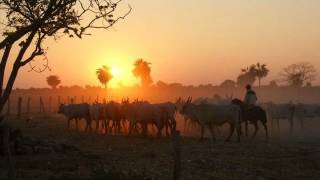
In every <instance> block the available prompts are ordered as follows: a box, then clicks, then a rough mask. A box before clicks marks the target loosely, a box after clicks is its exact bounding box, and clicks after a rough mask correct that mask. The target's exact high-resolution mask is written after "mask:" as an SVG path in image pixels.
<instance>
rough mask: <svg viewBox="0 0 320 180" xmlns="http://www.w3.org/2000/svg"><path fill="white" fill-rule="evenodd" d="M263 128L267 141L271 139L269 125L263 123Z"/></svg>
mask: <svg viewBox="0 0 320 180" xmlns="http://www.w3.org/2000/svg"><path fill="white" fill-rule="evenodd" d="M262 125H263V127H264V130H265V131H266V139H268V138H269V133H268V126H267V123H262Z"/></svg>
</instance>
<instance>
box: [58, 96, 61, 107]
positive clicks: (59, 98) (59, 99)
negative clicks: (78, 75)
mask: <svg viewBox="0 0 320 180" xmlns="http://www.w3.org/2000/svg"><path fill="white" fill-rule="evenodd" d="M60 104H61V97H60V96H58V106H60Z"/></svg>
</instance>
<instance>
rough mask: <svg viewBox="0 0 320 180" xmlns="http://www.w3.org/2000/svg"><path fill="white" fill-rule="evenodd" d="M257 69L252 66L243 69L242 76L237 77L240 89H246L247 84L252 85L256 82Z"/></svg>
mask: <svg viewBox="0 0 320 180" xmlns="http://www.w3.org/2000/svg"><path fill="white" fill-rule="evenodd" d="M256 76H257V74H256V67H255V65H251V66H250V67H246V68H243V69H241V74H240V75H239V76H238V77H237V84H238V86H240V87H244V86H245V85H247V84H250V85H252V84H253V83H254V82H255V81H256Z"/></svg>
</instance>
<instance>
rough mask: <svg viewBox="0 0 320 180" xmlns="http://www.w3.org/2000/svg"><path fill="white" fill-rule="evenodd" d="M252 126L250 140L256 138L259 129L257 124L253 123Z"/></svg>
mask: <svg viewBox="0 0 320 180" xmlns="http://www.w3.org/2000/svg"><path fill="white" fill-rule="evenodd" d="M253 125H254V133H253V135H252V139H253V138H255V137H256V135H257V132H258V129H259V127H258V123H257V122H255V123H253Z"/></svg>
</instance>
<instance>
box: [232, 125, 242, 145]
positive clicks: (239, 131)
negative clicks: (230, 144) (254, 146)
mask: <svg viewBox="0 0 320 180" xmlns="http://www.w3.org/2000/svg"><path fill="white" fill-rule="evenodd" d="M240 128H241V126H240V125H237V126H236V131H237V142H240V136H241V130H240ZM233 131H234V128H233Z"/></svg>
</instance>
